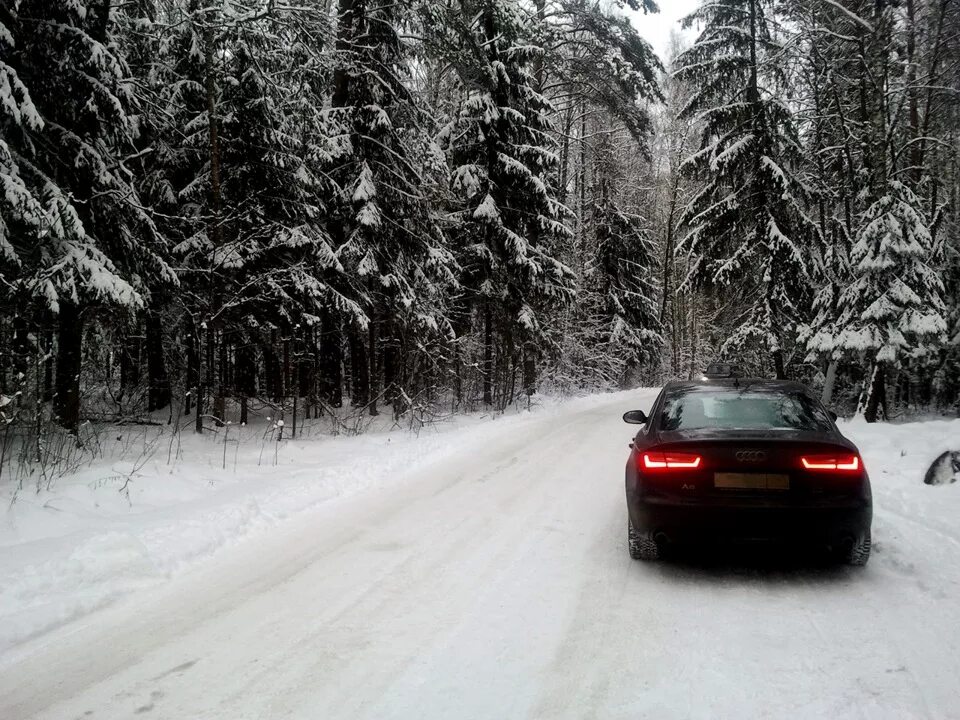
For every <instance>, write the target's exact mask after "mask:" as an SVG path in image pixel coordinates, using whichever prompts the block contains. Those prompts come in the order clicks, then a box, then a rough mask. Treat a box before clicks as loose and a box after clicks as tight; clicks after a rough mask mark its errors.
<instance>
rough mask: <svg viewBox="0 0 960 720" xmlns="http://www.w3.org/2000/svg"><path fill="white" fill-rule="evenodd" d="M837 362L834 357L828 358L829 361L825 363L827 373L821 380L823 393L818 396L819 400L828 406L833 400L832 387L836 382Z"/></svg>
mask: <svg viewBox="0 0 960 720" xmlns="http://www.w3.org/2000/svg"><path fill="white" fill-rule="evenodd" d="M838 364H839V362H838V361H837V360H836V359H835V358H830V362H829V363H828V364H827V375H826V378H825V379H824V381H823V394H821V396H820V401H821V402H822V403H823V404H824V405H827V406H828V407H829V405H830V403H831V402H833V388H834V387H835V385H836V383H837V365H838Z"/></svg>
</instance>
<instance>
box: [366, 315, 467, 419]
mask: <svg viewBox="0 0 960 720" xmlns="http://www.w3.org/2000/svg"><path fill="white" fill-rule="evenodd" d="M380 342H381V345H382V346H383V391H384V398H385V399H386V401H387V402H388V403H390V404H391V405H392V406H393V417H394V419H397V418H399V417H400V416H401V415H403V413H404V412H406V407H405V404H404V403H403V402H402V399H401V398H402V396H401V393H400V365H401V358H400V338H399V337H398V336H397V325H396V323H394V322H391V323H388V324H386V325H384V327H383V329H382V331H381V338H380ZM454 352H456V346H455V347H454ZM454 362H456V356H454Z"/></svg>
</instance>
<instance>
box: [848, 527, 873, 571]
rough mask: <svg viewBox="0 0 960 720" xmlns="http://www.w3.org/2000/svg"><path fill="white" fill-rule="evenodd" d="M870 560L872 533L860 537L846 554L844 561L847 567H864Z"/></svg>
mask: <svg viewBox="0 0 960 720" xmlns="http://www.w3.org/2000/svg"><path fill="white" fill-rule="evenodd" d="M869 559H870V531H869V530H867V532H866V533H864V534H863V535H861V536H860V538H859V539H857V541H856V542H854V543H853V545H852V546H851V547H850V549H849V550H847V551H846V552H845V553H844V557H843V561H844V562H845V563H846V564H847V565H855V566H857V567H863V566H864V565H866V564H867V560H869Z"/></svg>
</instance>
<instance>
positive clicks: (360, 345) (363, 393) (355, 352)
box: [350, 328, 370, 408]
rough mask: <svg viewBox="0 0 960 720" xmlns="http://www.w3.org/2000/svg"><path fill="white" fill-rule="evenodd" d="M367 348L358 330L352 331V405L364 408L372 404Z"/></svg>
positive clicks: (352, 329) (353, 329)
mask: <svg viewBox="0 0 960 720" xmlns="http://www.w3.org/2000/svg"><path fill="white" fill-rule="evenodd" d="M366 350H367V346H366V343H365V342H364V341H363V338H362V337H361V336H360V332H359V331H358V330H357V329H356V328H351V329H350V368H351V373H350V375H351V390H352V395H353V398H352V400H351V404H352V405H353V406H354V407H357V408H364V407H366V406H367V404H368V403H369V402H370V366H369V364H368V362H367V355H366Z"/></svg>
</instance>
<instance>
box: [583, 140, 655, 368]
mask: <svg viewBox="0 0 960 720" xmlns="http://www.w3.org/2000/svg"><path fill="white" fill-rule="evenodd" d="M614 153H615V149H614V145H613V142H612V140H611V138H610V135H609V134H605V135H604V136H603V139H602V140H601V142H600V146H599V147H598V149H597V161H596V170H595V173H594V174H595V177H596V178H597V181H598V185H599V188H598V198H597V199H596V200H595V202H594V207H593V212H592V214H591V225H592V227H593V231H594V233H595V235H596V260H595V265H594V268H593V275H594V284H595V290H596V291H597V292H598V293H599V294H600V296H601V297H602V298H603V304H604V308H603V316H604V317H605V318H606V319H607V322H606V327H605V328H604V329H603V330H602V331H601V337H602V339H603V341H604V345H605V352H606V353H607V354H609V355H610V356H612V357H615V358H618V359H622V360H623V362H624V368H623V370H622V372H621V375H620V377H619V378H617V380H618V381H620V382H621V383H623V382H624V381H625V380H627V379H628V378H629V377H630V376H631V375H632V374H633V373H634V372H635V371H636V370H637V368H639V367H640V366H641V365H643V364H646V363H650V362H652V361H654V360H655V359H656V358H657V357H658V356H659V353H660V350H661V348H662V345H663V337H662V336H661V332H660V321H659V319H658V317H657V312H658V307H657V292H658V288H657V287H656V282H655V280H654V278H655V277H656V259H655V251H654V248H653V244H652V242H651V240H650V237H649V235H648V231H647V226H648V221H646V220H645V219H644V218H643V217H641V216H640V215H637V214H635V213H630V212H627V211H625V210H623V209H622V208H621V207H620V205H619V203H618V201H617V198H616V197H615V189H614V187H613V183H614V182H615V179H616V177H617V175H618V173H617V167H616V165H617V159H616V157H615V155H614Z"/></svg>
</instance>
